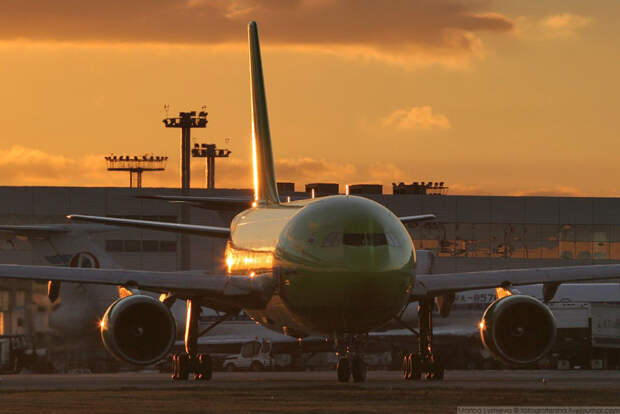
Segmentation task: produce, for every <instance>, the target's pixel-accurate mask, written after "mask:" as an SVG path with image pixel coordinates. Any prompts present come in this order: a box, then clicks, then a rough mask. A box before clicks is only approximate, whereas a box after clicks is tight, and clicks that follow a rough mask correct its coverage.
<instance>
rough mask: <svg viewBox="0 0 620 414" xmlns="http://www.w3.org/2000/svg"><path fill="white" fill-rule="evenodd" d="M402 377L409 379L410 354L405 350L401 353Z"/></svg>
mask: <svg viewBox="0 0 620 414" xmlns="http://www.w3.org/2000/svg"><path fill="white" fill-rule="evenodd" d="M402 369H403V379H404V380H410V379H411V354H410V353H408V352H406V353H405V354H404V355H403V365H402Z"/></svg>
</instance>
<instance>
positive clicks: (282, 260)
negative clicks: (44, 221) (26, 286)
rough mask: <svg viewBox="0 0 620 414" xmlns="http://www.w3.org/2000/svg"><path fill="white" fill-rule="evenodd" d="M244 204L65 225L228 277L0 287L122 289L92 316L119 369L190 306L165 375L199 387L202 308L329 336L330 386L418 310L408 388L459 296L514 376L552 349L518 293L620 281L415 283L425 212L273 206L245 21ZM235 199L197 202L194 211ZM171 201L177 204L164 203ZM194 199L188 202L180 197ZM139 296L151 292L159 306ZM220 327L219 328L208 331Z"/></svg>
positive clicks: (152, 357) (317, 203)
mask: <svg viewBox="0 0 620 414" xmlns="http://www.w3.org/2000/svg"><path fill="white" fill-rule="evenodd" d="M248 30H249V43H250V75H251V76H250V77H251V98H252V99H251V100H252V154H253V177H254V180H253V181H254V183H253V184H254V199H253V200H252V203H251V206H249V208H247V209H244V210H243V211H242V212H240V213H239V214H237V215H236V216H235V218H234V219H233V221H232V223H231V225H230V228H228V227H226V228H224V227H214V226H200V225H192V224H176V223H164V222H152V221H143V220H130V219H118V218H109V217H94V216H83V215H76V214H74V215H70V216H68V217H69V218H70V219H71V220H76V221H86V222H96V223H105V224H112V225H116V226H129V227H135V228H145V229H151V230H161V231H173V232H181V233H188V234H194V235H199V236H205V237H220V238H225V239H227V247H226V253H225V256H226V257H225V260H226V264H227V267H228V270H227V272H226V273H225V274H209V273H206V272H203V271H184V272H181V271H179V272H153V271H134V270H122V269H94V268H59V267H45V266H20V265H0V277H1V278H18V279H36V280H45V281H48V289H49V293H50V296H52V297H53V296H57V295H58V293H59V292H60V288H61V283H62V282H79V283H94V284H107V285H118V286H122V287H124V288H125V289H124V290H123V291H124V292H126V293H127V294H126V295H124V297H122V298H120V299H118V300H117V301H115V302H114V303H112V304H111V305H110V307H109V308H108V309H107V311H106V312H105V315H104V316H103V318H102V319H101V323H100V326H101V335H102V339H103V342H104V345H105V346H106V348H107V349H108V350H109V351H110V353H112V354H113V355H114V356H116V357H117V358H119V359H120V360H123V361H127V362H130V363H134V364H142V365H149V364H153V363H155V362H157V361H160V360H162V359H163V358H165V357H166V356H167V355H168V354H169V352H170V350H171V348H172V345H173V343H174V340H175V331H176V327H175V320H174V318H173V317H172V314H171V312H170V309H169V308H170V306H171V304H172V303H173V302H174V301H175V300H176V299H182V300H186V302H187V318H186V326H185V352H183V353H179V354H174V355H173V356H172V361H173V378H175V379H187V378H188V377H189V375H190V374H191V373H193V374H194V377H195V379H198V380H208V379H210V378H211V376H212V362H211V358H210V356H209V355H208V354H199V353H198V352H197V340H198V337H199V336H201V335H202V334H204V333H205V332H207V331H208V330H209V329H210V328H211V327H209V328H207V329H205V330H204V331H203V332H199V330H198V317H199V314H200V307H201V306H207V307H210V308H213V309H216V310H219V311H222V312H224V313H225V314H227V315H236V314H237V313H238V312H240V311H241V310H243V311H245V312H246V313H247V314H248V315H250V316H251V317H252V318H253V319H254V320H255V321H257V322H258V323H260V324H262V325H264V326H266V327H268V328H270V329H273V330H275V331H278V332H282V333H284V334H286V335H290V336H292V337H296V338H304V337H308V336H322V337H331V338H333V339H335V343H336V347H337V351H338V355H339V362H338V365H337V377H338V380H339V381H342V382H346V381H349V380H350V378H351V377H353V380H354V381H356V382H362V381H364V380H365V379H366V373H367V369H366V364H365V362H364V358H363V351H364V343H365V340H366V338H367V333H368V332H369V331H370V330H373V329H374V328H377V327H380V326H381V325H383V324H385V323H386V322H388V321H390V320H393V319H396V320H399V315H400V313H401V312H402V311H403V309H404V308H405V307H406V305H407V304H408V303H409V302H412V301H417V302H418V303H419V306H418V321H419V326H418V328H417V329H414V328H410V329H411V331H412V332H413V333H414V334H415V335H417V336H418V341H417V342H418V349H417V350H415V352H407V353H406V354H405V356H404V357H403V377H404V378H405V379H410V380H411V379H420V378H421V377H422V376H423V375H424V377H425V378H427V379H443V376H444V369H443V366H442V364H441V358H440V356H439V355H436V354H435V353H434V352H433V321H432V309H433V306H434V305H436V306H438V307H439V310H440V312H441V314H442V315H443V316H447V315H448V314H449V311H450V308H451V305H452V303H453V301H454V295H455V292H458V291H464V290H473V289H484V288H496V289H497V292H498V295H497V296H498V299H497V300H496V301H495V302H494V303H493V304H491V305H490V306H489V308H488V309H487V310H486V311H485V312H484V315H482V319H481V322H480V333H481V337H482V340H483V342H484V344H485V346H486V347H487V349H489V351H490V352H491V353H492V354H493V355H494V356H495V357H497V358H498V359H500V360H502V361H504V362H506V363H509V364H513V365H524V364H530V363H532V362H534V361H536V360H537V359H539V358H541V357H542V356H543V355H544V354H545V353H546V352H548V351H549V349H550V348H551V346H552V345H553V342H554V340H555V331H556V325H555V320H554V318H553V315H552V314H551V312H550V311H549V309H548V308H547V306H546V305H545V304H544V303H543V302H541V301H539V300H537V299H535V298H534V297H531V296H527V295H521V294H519V293H518V291H517V290H516V289H515V286H518V285H526V284H535V283H543V284H544V297H545V300H550V299H551V298H552V297H553V296H554V294H555V291H556V290H557V288H558V286H559V285H560V284H561V283H563V282H574V281H584V280H600V279H613V278H619V277H620V265H599V266H573V267H560V268H534V269H509V270H496V271H482V272H470V273H458V274H419V275H417V276H416V250H415V247H414V242H413V240H412V239H411V236H410V234H409V232H408V231H407V229H406V228H405V224H406V223H409V222H415V221H422V220H429V219H433V218H434V215H432V214H425V215H419V216H408V217H397V216H395V215H394V214H393V213H392V212H391V211H389V210H388V209H386V208H385V207H383V206H382V205H380V204H378V203H376V202H374V201H372V200H369V199H366V198H362V197H355V196H349V195H336V196H329V197H321V198H312V199H307V200H297V201H291V202H281V201H280V198H279V196H278V191H277V187H276V178H275V171H274V162H273V154H272V149H271V137H270V132H269V123H268V117H267V103H266V97H265V87H264V82H263V72H262V63H261V56H260V47H259V41H258V31H257V25H256V23H255V22H250V23H249V27H248ZM209 200H210V201H211V204H213V205H218V206H220V207H221V206H222V205H226V204H229V205H230V206H231V208H238V207H239V206H241V205H243V203H244V202H245V201H243V200H242V201H240V200H238V199H232V198H231V199H226V198H223V197H213V198H209V197H203V198H201V200H200V202H201V203H203V204H204V203H206V204H209V202H210V201H209ZM173 201H174V200H173ZM190 201H191V202H195V201H196V200H190ZM139 291H150V292H157V293H160V294H161V296H160V298H159V300H157V299H154V298H152V297H150V296H146V295H143V294H140V293H139ZM217 323H219V321H218V322H215V323H214V325H215V324H217Z"/></svg>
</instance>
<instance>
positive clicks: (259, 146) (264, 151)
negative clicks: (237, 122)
mask: <svg viewBox="0 0 620 414" xmlns="http://www.w3.org/2000/svg"><path fill="white" fill-rule="evenodd" d="M248 38H249V42H250V90H251V96H252V168H253V176H254V201H255V202H256V205H257V206H261V205H263V206H268V205H277V204H280V198H279V197H278V188H277V186H276V174H275V169H274V165H273V152H272V150H271V135H270V133H269V119H268V116H267V99H266V97H265V83H264V81H263V65H262V62H261V57H260V45H259V43H258V28H257V26H256V22H250V23H249V24H248Z"/></svg>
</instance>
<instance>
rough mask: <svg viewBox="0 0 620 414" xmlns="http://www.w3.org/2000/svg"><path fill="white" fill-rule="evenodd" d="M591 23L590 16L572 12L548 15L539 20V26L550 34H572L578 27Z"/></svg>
mask: <svg viewBox="0 0 620 414" xmlns="http://www.w3.org/2000/svg"><path fill="white" fill-rule="evenodd" d="M590 23H592V19H591V18H590V17H586V16H581V15H579V14H573V13H562V14H556V15H553V16H549V17H547V18H546V19H544V20H542V21H541V23H540V24H541V26H542V27H543V28H544V29H545V30H546V31H547V32H548V34H549V35H552V36H568V35H573V34H575V32H576V31H577V30H579V29H582V28H584V27H586V26H589V25H590Z"/></svg>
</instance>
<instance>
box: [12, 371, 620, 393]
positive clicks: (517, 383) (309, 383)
mask: <svg viewBox="0 0 620 414" xmlns="http://www.w3.org/2000/svg"><path fill="white" fill-rule="evenodd" d="M0 378H1V381H0V391H27V390H124V389H141V390H147V389H176V388H216V389H305V388H321V387H326V386H327V387H329V386H336V385H338V386H345V387H356V388H362V389H388V390H393V389H428V388H438V389H442V388H443V389H498V388H501V389H530V390H542V389H556V390H570V389H580V390H587V389H617V390H619V391H620V371H447V372H446V377H445V380H444V381H438V382H436V381H404V380H402V379H401V373H400V372H399V371H369V372H368V378H367V381H366V382H365V383H361V384H358V383H353V382H350V383H348V384H342V383H338V382H337V381H336V373H335V372H332V371H319V372H235V373H229V372H215V373H214V375H213V379H212V380H211V381H208V382H203V381H194V380H189V381H172V380H171V379H170V375H169V374H160V373H157V372H135V373H134V372H132V373H119V374H74V375H29V374H26V375H3V376H1V377H0Z"/></svg>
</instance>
